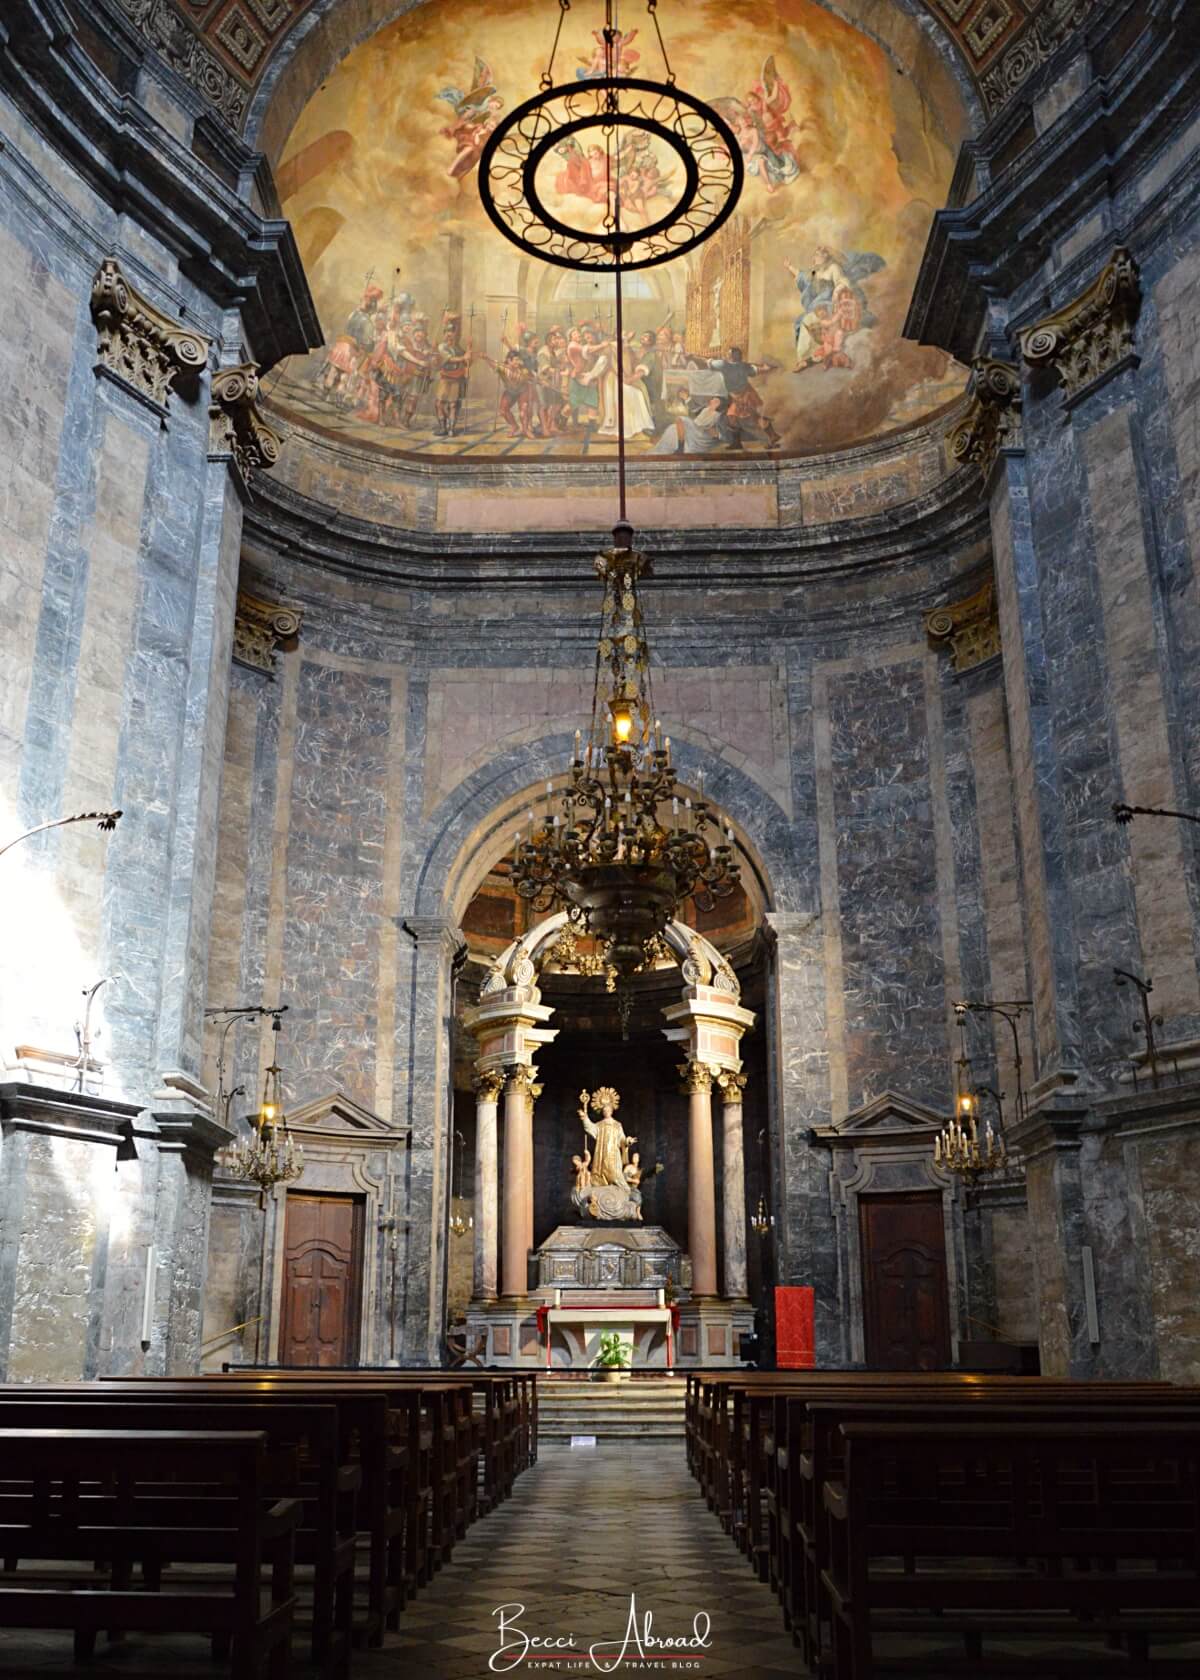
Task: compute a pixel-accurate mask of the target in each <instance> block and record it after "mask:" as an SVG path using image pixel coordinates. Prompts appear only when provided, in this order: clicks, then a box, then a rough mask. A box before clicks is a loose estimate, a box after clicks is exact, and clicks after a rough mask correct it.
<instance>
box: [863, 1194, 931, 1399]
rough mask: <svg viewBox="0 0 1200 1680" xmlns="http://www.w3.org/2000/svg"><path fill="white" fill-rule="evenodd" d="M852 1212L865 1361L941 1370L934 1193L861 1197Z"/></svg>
mask: <svg viewBox="0 0 1200 1680" xmlns="http://www.w3.org/2000/svg"><path fill="white" fill-rule="evenodd" d="M858 1214H859V1232H860V1237H861V1244H862V1275H863V1329H864V1332H865V1337H866V1355H867V1364H868V1365H872V1366H875V1367H876V1368H878V1369H880V1370H884V1371H941V1370H945V1369H946V1367H947V1366H948V1365H949V1364H950V1312H949V1301H948V1299H947V1287H946V1239H945V1230H944V1226H943V1223H942V1198H941V1195H940V1193H939V1192H938V1191H936V1190H932V1191H929V1192H928V1193H926V1192H924V1191H919V1192H913V1193H912V1194H905V1195H891V1196H889V1195H880V1196H860V1197H859V1203H858Z"/></svg>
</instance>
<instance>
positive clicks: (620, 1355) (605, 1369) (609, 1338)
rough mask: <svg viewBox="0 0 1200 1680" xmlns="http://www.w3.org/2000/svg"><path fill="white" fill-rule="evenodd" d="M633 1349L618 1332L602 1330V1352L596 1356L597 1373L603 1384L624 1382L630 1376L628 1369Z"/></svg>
mask: <svg viewBox="0 0 1200 1680" xmlns="http://www.w3.org/2000/svg"><path fill="white" fill-rule="evenodd" d="M632 1352H633V1349H632V1348H631V1347H630V1346H629V1344H628V1342H623V1341H622V1340H621V1337H620V1334H619V1332H618V1331H616V1330H602V1331H601V1332H600V1351H599V1353H598V1354H597V1355H596V1364H597V1366H598V1367H599V1369H598V1370H597V1372H596V1375H597V1377H598V1378H599V1380H600V1381H601V1382H610V1383H619V1382H624V1381H625V1378H626V1377H627V1376H628V1375H629V1372H628V1370H627V1369H626V1367H627V1366H628V1364H629V1358H630V1355H631V1353H632Z"/></svg>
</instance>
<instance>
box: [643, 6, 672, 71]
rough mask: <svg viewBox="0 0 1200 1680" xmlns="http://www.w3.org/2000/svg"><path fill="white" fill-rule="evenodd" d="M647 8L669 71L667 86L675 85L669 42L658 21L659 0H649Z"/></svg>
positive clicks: (659, 48)
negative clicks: (668, 52)
mask: <svg viewBox="0 0 1200 1680" xmlns="http://www.w3.org/2000/svg"><path fill="white" fill-rule="evenodd" d="M646 10H647V11H648V12H649V13H650V17H651V20H652V21H653V23H654V33H655V34H656V35H657V36H658V50H659V51H660V52H661V53H662V61H663V64H664V66H665V67H666V72H667V86H668V87H674V86H675V72H674V70H672V68H671V60H670V59H669V58H668V57H667V43H666V42H665V41H664V40H663V32H662V25H661V24H660V23H659V21H658V0H647V4H646Z"/></svg>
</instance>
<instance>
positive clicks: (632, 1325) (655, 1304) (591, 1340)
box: [537, 1289, 679, 1371]
mask: <svg viewBox="0 0 1200 1680" xmlns="http://www.w3.org/2000/svg"><path fill="white" fill-rule="evenodd" d="M537 1316H538V1321H539V1329H541V1328H542V1327H543V1326H544V1330H543V1334H544V1337H545V1344H546V1369H547V1370H548V1371H550V1370H553V1369H554V1367H555V1366H556V1365H558V1366H582V1367H584V1368H588V1367H591V1366H593V1365H595V1364H596V1360H597V1355H598V1354H599V1352H600V1338H601V1337H602V1336H603V1335H604V1334H605V1333H611V1332H613V1331H615V1332H616V1334H617V1335H618V1336H619V1337H620V1339H621V1342H622V1344H623V1345H624V1346H626V1347H627V1348H628V1349H629V1364H630V1366H631V1367H632V1366H637V1367H638V1368H640V1369H655V1368H657V1369H659V1370H667V1371H673V1370H674V1369H675V1324H676V1322H677V1320H678V1318H679V1308H678V1307H673V1306H668V1304H667V1301H666V1298H665V1295H664V1292H663V1290H661V1289H657V1290H651V1289H608V1290H599V1291H595V1292H593V1291H589V1290H585V1289H572V1290H567V1291H564V1290H561V1289H556V1290H555V1291H554V1301H553V1303H552V1304H551V1305H548V1306H543V1307H540V1308H539V1309H538V1315H537Z"/></svg>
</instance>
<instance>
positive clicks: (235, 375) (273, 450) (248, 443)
mask: <svg viewBox="0 0 1200 1680" xmlns="http://www.w3.org/2000/svg"><path fill="white" fill-rule="evenodd" d="M258 394H259V386H258V364H257V362H243V363H241V364H240V365H239V366H237V367H226V368H218V369H217V371H216V373H214V374H213V377H212V403H211V404H210V406H209V411H208V415H209V437H208V452H209V455H210V456H212V455H217V456H227V455H231V456H232V457H233V459H234V461H235V463H236V465H237V468H238V471H239V472H240V473H241V475H242V477H243V478H244V479H245V480H246V481H247V482H249V480H250V476H251V474H252V473H254V472H256V471H259V470H267V469H269V468H271V467H273V466H274V465H275V463H276V461H278V459H279V451H280V450H281V449H282V448H283V442H284V439H283V433H282V432H278V431H276V429H275V427H274V426H272V425H270V424H269V423H268V422H267V421H266V420H265V419H264V418H263V416H262V415H261V413H260V412H259V409H258Z"/></svg>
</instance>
